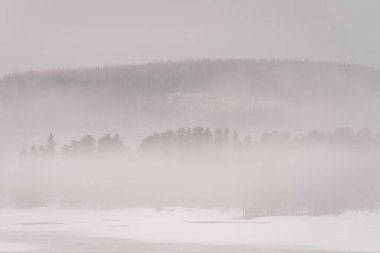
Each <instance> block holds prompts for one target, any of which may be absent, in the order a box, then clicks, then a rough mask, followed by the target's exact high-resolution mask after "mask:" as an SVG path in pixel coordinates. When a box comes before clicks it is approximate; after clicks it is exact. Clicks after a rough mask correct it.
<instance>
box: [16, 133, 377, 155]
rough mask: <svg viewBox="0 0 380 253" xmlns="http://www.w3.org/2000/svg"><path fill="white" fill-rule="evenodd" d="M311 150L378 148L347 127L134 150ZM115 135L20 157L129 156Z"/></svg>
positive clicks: (160, 142) (369, 136) (209, 138)
mask: <svg viewBox="0 0 380 253" xmlns="http://www.w3.org/2000/svg"><path fill="white" fill-rule="evenodd" d="M285 145H296V146H305V147H307V146H315V145H327V146H328V145H330V146H331V145H343V146H345V147H380V133H375V132H373V131H371V130H369V129H360V130H357V131H355V130H353V129H351V128H348V127H341V128H336V129H334V130H333V131H330V132H321V131H317V130H313V131H310V132H308V133H305V134H299V135H292V134H290V133H288V132H276V131H273V132H264V133H263V134H262V135H261V136H260V137H259V138H258V139H257V140H252V136H251V135H247V136H244V137H243V138H241V136H240V134H239V132H238V131H233V132H231V130H230V129H229V128H216V129H215V130H213V131H211V130H210V129H209V128H205V127H201V126H199V127H195V128H189V127H187V128H179V129H177V130H172V129H168V130H166V131H163V132H156V133H153V134H152V135H149V136H147V137H146V138H144V139H143V140H142V142H141V144H140V145H139V147H138V150H136V151H140V152H150V151H159V152H160V151H162V152H165V151H168V150H177V151H178V150H182V149H184V150H186V149H189V148H190V149H191V150H190V152H193V151H194V150H196V149H198V148H202V149H203V148H208V149H209V150H213V149H214V150H218V149H219V148H229V149H235V150H241V149H250V148H254V147H263V146H273V147H276V146H285ZM130 152H131V150H130V149H129V148H127V146H126V145H125V143H124V141H123V140H122V139H121V137H120V135H119V134H115V135H113V136H112V135H110V134H107V135H104V136H103V137H101V138H99V139H98V140H97V139H96V138H95V137H94V136H92V135H90V134H88V135H85V136H83V137H82V138H81V139H79V140H71V141H70V142H69V143H67V144H65V145H64V146H63V147H61V148H60V149H56V143H55V139H54V136H53V135H52V134H50V135H49V137H48V138H47V141H46V144H43V145H32V147H31V148H30V149H23V150H22V151H21V152H20V154H21V155H23V156H27V155H54V154H65V155H70V154H71V155H89V154H94V155H95V154H114V155H122V154H125V153H127V154H129V153H130Z"/></svg>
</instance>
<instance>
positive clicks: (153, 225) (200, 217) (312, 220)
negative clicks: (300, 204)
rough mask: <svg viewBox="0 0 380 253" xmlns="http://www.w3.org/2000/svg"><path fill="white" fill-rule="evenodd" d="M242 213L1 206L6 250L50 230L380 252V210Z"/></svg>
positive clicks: (0, 231) (25, 245)
mask: <svg viewBox="0 0 380 253" xmlns="http://www.w3.org/2000/svg"><path fill="white" fill-rule="evenodd" d="M241 217H242V213H241V211H240V210H239V209H229V210H220V209H212V210H209V209H207V210H206V209H191V208H165V209H163V210H160V211H157V210H155V209H149V208H132V209H117V210H93V209H66V208H41V209H0V252H6V251H23V250H34V249H36V248H44V247H47V246H46V245H40V244H39V243H40V242H36V243H35V245H30V246H29V244H30V243H32V244H33V242H30V240H29V241H17V242H15V241H9V238H10V237H9V236H8V237H7V236H5V235H7V234H9V233H13V234H17V233H29V234H30V233H44V232H49V233H50V232H51V233H53V232H55V233H66V234H70V235H72V236H76V237H82V238H89V237H95V238H113V239H134V240H139V241H146V242H162V243H195V244H205V245H224V246H227V245H244V246H245V247H252V248H276V249H291V248H294V249H303V250H321V251H323V250H330V251H357V252H365V251H373V252H380V214H369V213H365V212H348V213H345V214H342V215H339V216H278V217H260V218H254V219H248V220H247V219H242V218H241ZM2 235H3V238H5V239H2ZM18 242H19V243H20V244H19V245H18V244H15V243H18Z"/></svg>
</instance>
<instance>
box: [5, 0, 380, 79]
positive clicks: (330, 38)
mask: <svg viewBox="0 0 380 253" xmlns="http://www.w3.org/2000/svg"><path fill="white" fill-rule="evenodd" d="M379 9H380V1H376V0H329V1H327V0H0V76H3V75H6V74H8V73H11V72H20V71H28V70H44V69H57V68H74V67H85V66H103V65H117V64H135V63H137V64H138V63H145V62H152V61H167V60H186V59H196V58H270V59H302V60H317V61H334V62H335V61H337V62H348V63H355V64H365V65H370V66H376V67H379V66H380V30H378V29H377V25H378V24H379V23H380V15H378V10H379Z"/></svg>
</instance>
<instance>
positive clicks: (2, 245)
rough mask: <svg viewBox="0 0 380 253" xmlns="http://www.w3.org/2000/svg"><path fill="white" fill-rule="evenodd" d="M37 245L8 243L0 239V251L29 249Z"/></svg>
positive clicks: (34, 248)
mask: <svg viewBox="0 0 380 253" xmlns="http://www.w3.org/2000/svg"><path fill="white" fill-rule="evenodd" d="M36 249H38V247H35V246H32V245H26V244H19V243H9V242H1V241H0V252H13V251H17V252H19V251H30V250H36Z"/></svg>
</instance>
